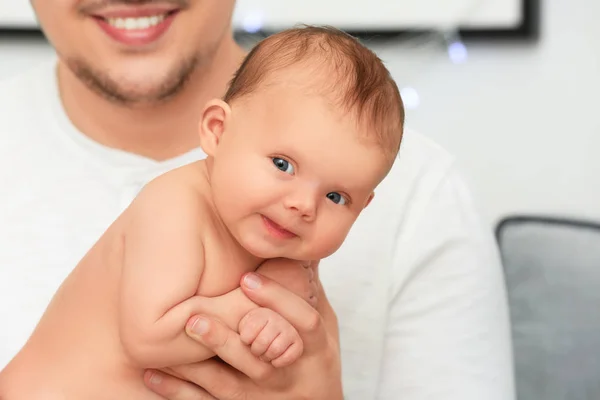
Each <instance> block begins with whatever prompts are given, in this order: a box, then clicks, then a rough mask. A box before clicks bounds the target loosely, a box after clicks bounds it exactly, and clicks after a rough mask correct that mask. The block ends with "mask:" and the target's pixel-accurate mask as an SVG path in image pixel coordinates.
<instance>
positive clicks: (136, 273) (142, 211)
mask: <svg viewBox="0 0 600 400" xmlns="http://www.w3.org/2000/svg"><path fill="white" fill-rule="evenodd" d="M199 201H200V200H199V196H198V194H197V193H195V191H194V190H193V189H192V188H188V187H185V186H184V185H182V184H181V183H178V182H173V181H170V180H168V179H165V178H163V177H161V178H158V179H157V180H155V181H153V182H151V183H150V184H149V185H147V186H146V187H145V188H144V189H143V190H142V192H141V193H140V194H139V196H138V197H137V198H136V199H135V200H134V202H133V203H132V205H131V207H130V208H129V209H128V210H127V211H126V212H127V213H128V215H127V218H126V219H125V221H124V222H125V224H126V226H125V233H124V260H123V270H122V276H121V282H120V293H119V296H120V304H119V334H120V338H121V342H122V344H123V346H124V348H125V350H126V351H127V353H128V354H129V355H130V356H131V357H132V358H133V359H134V360H135V361H136V362H137V363H138V364H139V366H140V367H155V368H161V367H165V366H169V365H175V364H184V363H187V362H194V361H200V360H204V359H207V358H209V357H212V356H213V353H212V352H211V351H210V350H208V349H207V348H205V347H204V346H201V345H199V344H198V343H195V342H194V341H192V340H190V339H189V338H188V337H187V336H186V334H185V332H184V326H185V324H186V321H187V320H188V319H189V318H190V317H191V316H192V315H194V314H195V313H196V312H197V311H198V310H201V309H204V308H206V305H205V302H206V300H207V299H206V298H201V297H198V296H196V292H197V290H198V285H199V282H200V279H201V277H202V271H203V268H204V250H203V247H202V237H201V227H200V224H201V223H202V215H201V210H202V208H201V207H200V205H199V204H198V202H199Z"/></svg>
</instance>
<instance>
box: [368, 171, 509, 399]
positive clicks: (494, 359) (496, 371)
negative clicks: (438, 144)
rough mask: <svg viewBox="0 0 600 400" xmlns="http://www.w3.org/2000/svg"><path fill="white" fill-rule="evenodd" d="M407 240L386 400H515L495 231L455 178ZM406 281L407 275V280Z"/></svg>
mask: <svg viewBox="0 0 600 400" xmlns="http://www.w3.org/2000/svg"><path fill="white" fill-rule="evenodd" d="M420 215H421V216H420V219H419V220H418V223H417V224H416V226H417V227H416V229H414V230H412V234H411V237H410V238H400V239H399V240H402V244H399V245H398V248H397V253H396V255H395V260H394V268H395V271H406V269H407V268H408V269H409V270H410V274H409V276H410V277H409V278H408V279H406V278H405V279H403V280H402V282H400V280H397V282H399V283H398V284H397V287H395V288H394V291H393V293H394V296H393V297H392V302H391V304H390V309H389V321H388V325H387V332H386V338H385V343H384V351H383V354H384V359H383V365H382V369H381V375H380V376H381V381H380V383H379V391H378V397H377V399H378V400H447V399H452V400H454V399H456V400H513V399H514V398H515V395H514V383H513V367H512V345H511V340H510V330H509V317H508V311H507V300H506V291H505V285H504V277H503V273H502V268H501V265H500V262H499V257H498V254H497V250H496V247H495V242H494V240H493V235H492V232H491V229H482V227H481V223H480V220H479V217H478V215H477V212H476V210H475V207H474V206H473V203H472V200H471V196H470V193H469V191H468V189H467V188H466V185H465V184H464V182H463V180H462V178H461V177H460V176H459V174H458V173H457V172H456V171H455V170H451V171H450V172H449V173H448V174H447V175H446V176H445V178H444V179H443V180H441V182H440V184H439V186H438V187H437V188H436V190H435V191H434V192H433V193H432V195H431V197H430V199H429V201H428V203H427V204H426V205H425V207H424V208H423V209H422V212H421V213H420ZM404 273H405V272H404Z"/></svg>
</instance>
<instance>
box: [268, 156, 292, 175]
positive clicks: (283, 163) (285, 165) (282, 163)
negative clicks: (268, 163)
mask: <svg viewBox="0 0 600 400" xmlns="http://www.w3.org/2000/svg"><path fill="white" fill-rule="evenodd" d="M273 164H275V166H276V167H277V168H278V169H280V170H282V171H283V172H285V173H287V174H290V175H294V166H293V165H292V164H291V163H290V162H289V161H287V160H284V159H283V158H279V157H273Z"/></svg>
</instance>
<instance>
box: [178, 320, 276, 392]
mask: <svg viewBox="0 0 600 400" xmlns="http://www.w3.org/2000/svg"><path fill="white" fill-rule="evenodd" d="M186 332H187V334H188V336H190V337H191V338H192V339H194V340H197V341H198V342H200V343H202V344H203V345H205V346H206V347H208V348H209V349H211V350H212V351H213V352H214V353H215V354H216V355H218V356H219V357H220V358H221V359H222V360H223V361H225V362H226V363H227V364H229V365H231V366H232V367H233V368H235V369H237V370H238V371H240V372H241V373H243V374H244V375H246V376H248V377H249V378H251V379H252V380H253V381H264V380H266V379H269V378H270V377H271V376H272V375H273V372H274V370H275V369H274V367H273V366H272V365H271V364H270V363H266V362H264V361H261V360H259V359H258V358H257V357H255V356H254V355H253V354H252V353H251V352H250V348H249V347H248V346H247V345H245V344H244V343H243V342H242V340H241V338H240V336H239V335H238V334H237V333H236V332H234V331H233V330H231V329H229V328H228V327H227V326H225V325H223V324H222V323H220V322H218V321H214V320H210V319H208V318H205V317H202V316H195V317H192V318H191V319H190V321H189V322H188V324H187V325H186ZM203 387H204V388H205V389H207V390H208V388H207V387H206V386H203ZM209 391H210V390H209Z"/></svg>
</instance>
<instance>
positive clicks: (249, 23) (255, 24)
mask: <svg viewBox="0 0 600 400" xmlns="http://www.w3.org/2000/svg"><path fill="white" fill-rule="evenodd" d="M263 22H264V18H263V14H262V13H260V12H258V11H254V12H251V13H249V14H246V16H245V17H244V20H243V21H242V26H243V27H244V30H245V31H246V32H248V33H256V32H259V31H260V30H261V29H262V27H263Z"/></svg>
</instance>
